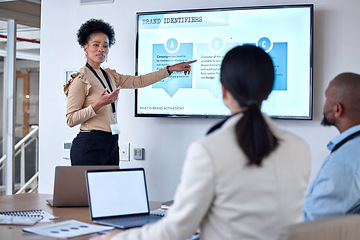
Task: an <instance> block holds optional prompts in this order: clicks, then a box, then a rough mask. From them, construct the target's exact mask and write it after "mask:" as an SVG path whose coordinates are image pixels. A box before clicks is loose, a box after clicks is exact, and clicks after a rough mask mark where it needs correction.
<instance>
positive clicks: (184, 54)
mask: <svg viewBox="0 0 360 240" xmlns="http://www.w3.org/2000/svg"><path fill="white" fill-rule="evenodd" d="M172 44H173V46H174V47H175V44H177V41H176V42H175V41H173V43H172ZM169 47H172V46H171V42H169V40H168V41H167V42H166V43H165V44H153V59H152V70H153V71H157V70H159V69H161V68H164V67H166V66H168V65H173V64H176V63H179V62H184V61H190V60H192V59H193V44H192V43H180V45H179V46H178V48H177V50H176V51H175V52H169V51H168V50H169V49H168V48H169ZM192 77H193V75H192V72H190V74H188V75H184V73H183V72H179V73H176V72H174V73H172V74H171V75H170V76H169V77H167V78H165V79H162V80H161V81H159V82H157V83H154V84H153V85H152V88H154V89H155V88H163V89H164V90H165V91H166V92H167V93H168V94H169V95H170V96H171V97H173V96H174V95H175V93H176V92H177V91H178V90H179V89H180V88H192Z"/></svg>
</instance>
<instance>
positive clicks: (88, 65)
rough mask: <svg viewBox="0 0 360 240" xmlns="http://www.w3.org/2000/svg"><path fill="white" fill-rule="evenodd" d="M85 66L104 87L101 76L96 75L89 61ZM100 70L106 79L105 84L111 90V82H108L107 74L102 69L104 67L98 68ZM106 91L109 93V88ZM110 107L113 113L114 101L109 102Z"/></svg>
mask: <svg viewBox="0 0 360 240" xmlns="http://www.w3.org/2000/svg"><path fill="white" fill-rule="evenodd" d="M86 66H87V67H88V68H89V69H90V71H91V72H92V73H93V74H94V75H95V76H96V77H97V79H99V81H100V83H101V85H103V87H104V88H106V86H105V84H104V82H103V81H102V80H101V78H100V77H99V75H97V73H96V72H95V70H94V68H93V67H92V66H91V65H90V64H89V63H86ZM100 70H101V72H102V73H103V75H104V77H105V79H106V82H107V84H108V86H109V88H110V91H111V92H112V91H113V89H112V87H111V84H110V80H109V77H108V75H107V74H106V72H105V71H104V69H102V68H100ZM107 92H108V93H110V92H109V90H107ZM111 107H112V111H113V113H114V112H115V111H116V110H115V103H113V102H112V103H111Z"/></svg>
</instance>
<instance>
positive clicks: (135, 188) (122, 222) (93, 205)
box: [86, 168, 162, 228]
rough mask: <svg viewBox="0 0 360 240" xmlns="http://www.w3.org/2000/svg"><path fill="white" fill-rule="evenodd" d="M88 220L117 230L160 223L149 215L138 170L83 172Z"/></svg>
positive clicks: (146, 196)
mask: <svg viewBox="0 0 360 240" xmlns="http://www.w3.org/2000/svg"><path fill="white" fill-rule="evenodd" d="M86 182H87V187H88V197H89V207H90V214H91V219H92V221H93V222H95V223H100V224H104V225H109V226H114V227H118V228H131V227H139V226H142V225H144V224H147V223H151V222H155V221H158V220H160V219H161V218H162V217H161V216H158V215H155V214H151V213H150V208H149V200H148V194H147V188H146V180H145V172H144V169H142V168H136V169H118V170H90V171H87V172H86Z"/></svg>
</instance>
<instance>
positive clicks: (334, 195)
mask: <svg viewBox="0 0 360 240" xmlns="http://www.w3.org/2000/svg"><path fill="white" fill-rule="evenodd" d="M325 97H326V100H325V104H324V118H323V120H322V122H321V124H322V125H324V126H335V127H336V128H337V129H338V130H339V132H340V135H339V136H337V137H335V138H334V139H333V140H331V141H330V143H329V144H328V146H327V147H328V149H329V150H330V151H331V154H330V155H329V156H328V157H327V159H326V160H325V161H324V163H323V165H322V166H321V168H320V170H319V172H318V174H317V176H316V178H315V179H314V181H313V183H312V185H311V186H310V188H309V192H308V194H307V196H306V199H305V206H304V220H305V221H308V220H316V219H320V218H326V217H331V216H336V215H345V214H356V213H358V211H359V209H360V75H358V74H354V73H342V74H340V75H338V76H337V77H335V79H333V80H332V81H331V82H330V84H329V86H328V88H327V89H326V91H325Z"/></svg>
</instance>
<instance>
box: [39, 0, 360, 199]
mask: <svg viewBox="0 0 360 240" xmlns="http://www.w3.org/2000/svg"><path fill="white" fill-rule="evenodd" d="M299 3H313V4H314V6H315V14H314V15H315V28H314V30H315V31H314V32H315V37H314V120H312V121H294V120H277V121H276V122H277V123H278V124H279V125H280V126H282V127H284V128H286V129H288V130H290V131H292V132H295V133H297V134H298V135H300V136H301V137H302V138H304V139H305V140H306V141H307V142H308V143H309V145H310V147H311V152H312V158H313V159H312V160H313V163H312V176H311V178H313V176H314V174H315V173H316V171H317V170H318V168H319V166H320V165H321V163H322V161H323V160H324V158H325V157H326V156H327V154H328V151H327V149H326V144H327V142H328V141H329V140H330V139H331V138H333V137H334V136H336V135H337V134H338V133H337V131H336V129H335V128H325V127H322V126H320V120H321V116H322V105H323V102H324V97H323V96H324V94H323V93H324V90H325V88H326V87H327V85H328V83H329V81H330V80H331V79H332V78H333V77H334V76H336V75H337V74H338V73H340V72H344V71H353V72H360V70H359V63H360V61H359V60H360V59H359V58H360V45H359V44H357V40H358V39H359V38H360V31H358V25H357V24H358V23H359V22H360V17H359V16H360V14H359V13H358V10H359V9H360V2H359V1H358V0H343V1H338V0H313V1H303V2H298V1H292V0H288V1H286V0H222V1H218V0H197V1H194V0H182V1H168V0H154V1H148V0H136V1H119V0H115V1H114V3H112V4H96V5H80V4H79V1H74V0H62V1H53V0H43V1H42V17H41V66H40V69H41V70H40V189H39V191H40V192H42V193H52V190H53V189H52V187H53V177H54V176H53V174H54V167H55V166H57V165H69V162H67V161H65V160H62V155H63V150H62V147H63V142H64V141H66V140H71V139H72V138H73V137H74V136H75V135H76V133H77V132H78V127H75V128H74V129H70V128H69V127H68V126H67V125H66V123H65V110H66V98H65V95H64V93H63V91H62V89H63V84H64V83H65V77H64V71H65V69H78V68H80V67H82V66H83V65H84V63H85V60H84V53H83V50H82V49H81V48H80V47H79V45H78V44H77V41H76V31H77V29H78V28H79V26H80V25H81V23H83V22H85V21H86V20H88V19H89V18H102V19H104V20H105V21H108V22H110V23H111V24H112V25H113V26H114V28H115V32H116V44H115V45H114V46H113V47H112V48H111V50H110V54H109V63H108V64H106V65H107V66H109V67H113V68H115V69H117V71H118V72H121V73H124V74H134V69H135V58H134V57H135V35H136V12H137V11H156V10H174V9H192V8H216V7H238V6H254V5H277V4H299ZM118 109H119V111H118V112H119V113H118V119H119V123H120V130H121V136H120V139H121V140H120V142H121V143H130V144H131V149H132V148H133V147H144V148H145V149H146V160H145V161H135V160H131V161H130V162H121V167H144V168H145V169H146V173H147V180H148V190H149V194H150V199H151V200H168V199H172V197H173V193H174V192H175V188H176V186H177V184H178V182H179V176H180V172H181V168H182V164H183V160H184V157H185V154H186V149H187V147H188V146H189V144H190V143H191V142H192V141H194V140H196V139H197V138H199V137H201V136H203V135H204V133H205V132H206V130H207V129H208V128H209V127H210V126H211V125H212V124H214V123H215V122H216V120H212V119H163V118H134V117H133V115H134V90H122V91H121V93H120V97H119V106H118ZM131 159H132V153H131Z"/></svg>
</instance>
